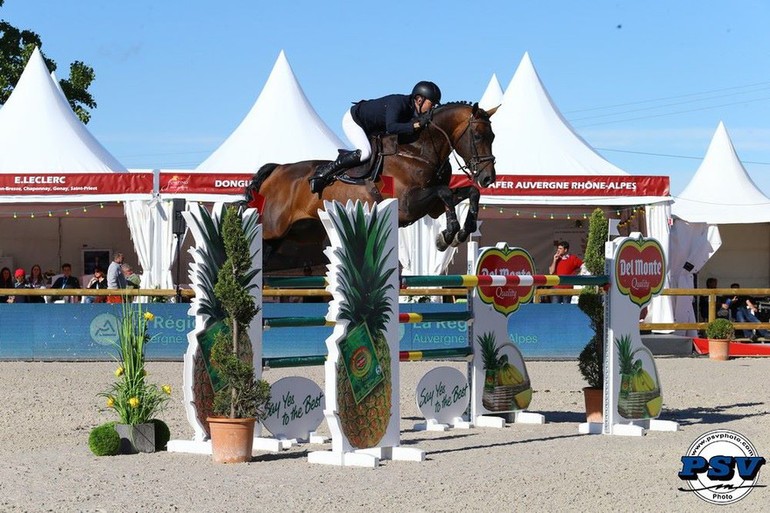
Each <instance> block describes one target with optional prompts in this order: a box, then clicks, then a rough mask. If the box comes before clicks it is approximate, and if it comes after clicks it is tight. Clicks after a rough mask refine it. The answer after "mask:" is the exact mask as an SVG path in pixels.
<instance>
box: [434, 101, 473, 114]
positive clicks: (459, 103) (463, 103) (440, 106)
mask: <svg viewBox="0 0 770 513" xmlns="http://www.w3.org/2000/svg"><path fill="white" fill-rule="evenodd" d="M474 103H475V102H466V101H462V100H461V101H454V102H446V103H439V104H438V105H436V107H435V108H434V109H433V110H434V113H437V112H439V111H441V110H443V109H444V108H445V107H446V108H448V107H463V106H465V107H472V106H473V104H474Z"/></svg>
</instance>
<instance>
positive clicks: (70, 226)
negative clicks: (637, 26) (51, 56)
mask: <svg viewBox="0 0 770 513" xmlns="http://www.w3.org/2000/svg"><path fill="white" fill-rule="evenodd" d="M2 113H3V115H2V118H1V119H0V180H3V182H4V185H7V184H10V185H11V186H13V185H14V184H20V185H19V186H18V187H15V189H17V190H18V191H19V192H18V193H17V194H14V193H13V192H10V193H8V192H7V193H6V194H4V195H2V196H0V203H3V204H4V205H3V207H2V210H3V212H6V213H8V212H11V211H13V216H12V217H5V218H4V219H2V224H3V227H2V230H3V232H5V233H10V232H11V231H13V232H15V233H17V234H18V236H17V237H14V238H12V239H11V238H6V239H5V240H4V241H3V247H2V248H0V252H2V253H0V254H5V258H6V259H11V260H13V261H14V263H15V264H16V265H25V266H27V267H28V266H30V265H32V264H31V263H32V262H40V263H41V264H42V265H43V267H44V268H52V269H54V270H55V269H56V268H57V266H58V265H59V264H60V263H62V261H66V262H71V263H72V264H73V268H74V269H75V270H76V272H77V271H78V270H80V271H81V272H83V269H81V266H80V265H78V264H79V263H80V262H81V261H82V260H81V258H85V257H84V256H83V254H84V253H83V251H86V250H82V248H94V247H95V248H109V249H110V250H112V249H113V248H114V249H115V250H116V251H123V252H125V253H128V249H129V248H130V247H131V246H133V247H134V250H135V251H136V254H137V258H138V260H139V263H140V264H141V266H142V268H143V270H144V274H143V277H142V279H143V286H146V287H152V286H156V285H160V286H163V287H169V286H171V282H170V281H168V280H165V281H164V280H162V279H161V277H162V276H163V274H164V272H165V273H166V274H168V269H165V271H164V270H163V269H161V268H160V265H161V264H162V262H164V261H168V260H173V252H174V250H175V248H174V246H173V245H172V244H168V243H166V242H168V241H167V240H166V239H164V238H162V237H160V235H159V230H160V231H162V225H163V224H164V219H166V218H167V217H168V210H169V208H170V207H169V205H164V204H163V203H161V202H157V201H155V202H152V203H150V201H151V200H152V182H151V177H150V179H149V180H148V181H149V187H148V188H147V189H146V190H135V191H132V190H126V189H121V188H120V186H117V190H116V185H115V184H116V183H117V182H115V181H114V180H111V179H110V177H115V176H117V175H130V174H131V173H129V172H128V170H127V169H126V168H125V166H123V165H122V164H121V163H120V162H119V161H118V160H117V159H116V158H115V157H113V156H112V155H111V154H110V153H109V152H108V151H107V150H106V149H105V148H104V146H102V145H101V144H100V143H99V141H97V140H96V138H95V137H94V136H93V135H92V134H91V133H90V132H89V131H88V129H87V128H86V126H85V125H84V124H83V123H82V122H81V121H80V119H79V118H78V117H77V116H76V115H75V113H74V112H73V111H72V109H71V108H70V106H69V103H68V102H67V99H66V98H65V97H64V94H63V93H62V91H61V89H60V88H59V84H58V83H57V81H56V79H55V75H54V76H52V75H51V74H49V71H48V69H47V67H46V65H45V61H44V60H43V57H42V55H41V54H40V51H39V50H38V49H37V48H36V49H35V50H34V51H33V53H32V55H31V57H30V59H29V62H27V65H26V67H25V68H24V72H23V73H22V75H21V77H20V79H19V82H18V83H17V84H16V87H15V88H14V90H13V93H12V94H11V96H10V98H9V99H8V101H7V102H6V104H5V106H4V107H3V109H2ZM81 174H87V175H89V176H88V178H83V177H82V176H78V175H81ZM92 174H93V175H94V176H93V178H91V177H90V175H92ZM144 176H145V177H146V176H148V175H147V174H146V173H145V174H144ZM104 183H106V184H108V185H107V186H105V188H104V189H101V188H99V191H102V190H104V191H105V192H103V193H102V192H97V193H93V194H92V193H86V192H85V191H86V190H88V189H92V188H93V187H95V186H97V185H98V186H99V187H101V184H104ZM122 183H124V182H121V184H122ZM109 187H112V189H110V188H109ZM137 189H141V187H138V188H137ZM79 191H83V192H79ZM112 201H125V203H124V206H122V207H121V206H116V205H114V204H110V203H107V202H112ZM41 204H45V205H44V206H43V207H42V208H43V209H45V210H46V211H47V213H48V214H47V217H48V218H51V219H50V220H48V221H45V220H37V221H35V220H34V210H36V209H38V208H41V207H40V205H41ZM89 204H90V205H89ZM95 205H98V207H96V206H95ZM87 206H91V207H92V208H91V212H90V213H89V212H88V207H87ZM17 210H21V211H24V210H27V211H32V212H33V213H32V214H31V215H28V216H27V215H24V216H22V217H23V219H18V218H17V217H18V216H17V214H16V211H17ZM41 217H42V216H41ZM126 222H127V224H128V228H129V230H128V231H126V230H125V228H124V227H125V226H126ZM129 234H130V236H129ZM131 239H133V241H134V244H131ZM46 241H47V244H46ZM150 241H157V242H159V244H154V243H153V244H151V243H150ZM51 245H53V247H51ZM150 246H157V247H158V248H162V249H160V250H158V249H154V250H153V251H154V253H153V254H150ZM159 252H160V253H163V255H159V254H157V253H159ZM14 259H15V260H14ZM6 261H8V260H6ZM104 264H106V263H102V265H104Z"/></svg>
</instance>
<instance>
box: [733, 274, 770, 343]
mask: <svg viewBox="0 0 770 513" xmlns="http://www.w3.org/2000/svg"><path fill="white" fill-rule="evenodd" d="M730 288H733V289H738V288H740V285H739V284H737V283H733V284H731V285H730ZM725 304H727V305H728V306H729V308H730V311H731V312H732V318H733V321H734V322H756V323H759V322H761V321H760V320H759V319H758V318H757V307H756V305H755V304H754V300H753V299H752V298H750V297H748V296H739V295H737V294H736V295H734V296H733V297H731V298H729V299H727V300H726V302H725ZM735 334H736V336H739V337H742V338H750V339H751V340H752V341H754V342H756V341H757V339H758V337H760V336H761V337H763V338H765V339H770V331H768V330H764V329H761V330H738V329H737V330H735Z"/></svg>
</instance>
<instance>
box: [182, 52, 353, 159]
mask: <svg viewBox="0 0 770 513" xmlns="http://www.w3.org/2000/svg"><path fill="white" fill-rule="evenodd" d="M344 146H345V145H344V144H343V143H342V141H341V140H340V139H339V138H338V137H337V136H336V135H335V134H334V132H332V131H331V130H330V129H329V127H328V126H327V125H326V124H325V123H324V122H323V120H321V118H320V117H319V116H318V114H317V113H316V111H315V109H314V108H313V106H312V105H311V104H310V102H309V101H308V99H307V97H306V96H305V93H304V92H303V91H302V87H301V86H300V85H299V82H298V81H297V79H296V77H295V76H294V72H293V71H292V69H291V66H290V65H289V61H288V60H287V59H286V55H285V54H284V52H283V51H281V53H280V54H279V55H278V59H276V61H275V65H274V66H273V70H272V72H271V73H270V76H269V77H268V79H267V82H266V83H265V86H264V88H263V89H262V92H261V93H260V94H259V97H258V98H257V100H256V102H254V105H253V106H252V107H251V110H250V111H249V113H248V114H247V115H246V117H245V118H244V119H243V121H241V124H240V125H239V126H238V127H237V128H236V129H235V131H233V133H232V134H230V136H229V137H228V138H227V139H226V140H225V141H224V142H223V143H222V145H221V146H219V148H217V149H216V150H215V151H214V153H212V154H211V155H210V156H209V157H208V158H207V159H206V160H205V161H203V162H202V163H201V164H200V165H199V166H198V167H197V169H196V171H198V172H206V173H256V171H257V170H258V169H259V168H260V167H261V166H262V165H263V164H267V163H269V162H275V163H279V164H283V163H289V162H297V161H301V160H313V159H324V160H329V159H332V158H336V156H337V149H338V148H343V147H344Z"/></svg>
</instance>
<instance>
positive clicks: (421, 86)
mask: <svg viewBox="0 0 770 513" xmlns="http://www.w3.org/2000/svg"><path fill="white" fill-rule="evenodd" d="M418 94H419V95H420V96H422V97H423V98H426V99H428V100H430V101H431V103H433V104H434V105H435V104H437V103H441V89H439V88H438V86H437V85H436V84H434V83H433V82H429V81H427V80H423V81H421V82H417V84H416V85H415V86H414V88H413V89H412V98H414V97H415V96H417V95H418Z"/></svg>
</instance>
